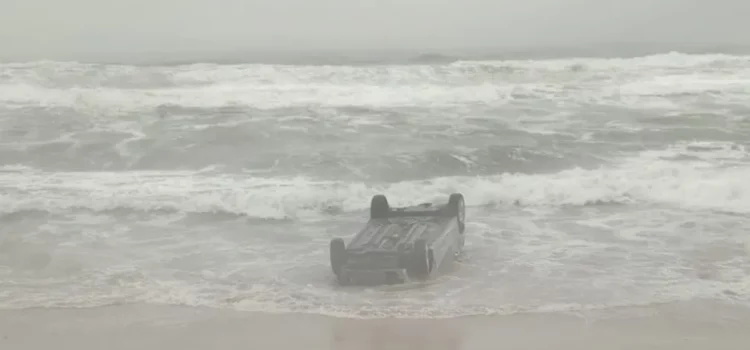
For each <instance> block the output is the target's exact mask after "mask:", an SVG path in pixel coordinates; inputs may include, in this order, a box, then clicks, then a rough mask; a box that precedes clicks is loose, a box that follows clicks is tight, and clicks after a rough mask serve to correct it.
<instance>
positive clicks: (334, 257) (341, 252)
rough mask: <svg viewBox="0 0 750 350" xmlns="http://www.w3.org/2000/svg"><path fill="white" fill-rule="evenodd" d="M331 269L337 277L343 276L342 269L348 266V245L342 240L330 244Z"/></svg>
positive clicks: (338, 239) (335, 239)
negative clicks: (345, 265)
mask: <svg viewBox="0 0 750 350" xmlns="http://www.w3.org/2000/svg"><path fill="white" fill-rule="evenodd" d="M329 250H330V255H331V269H332V270H333V273H334V274H336V276H337V277H339V276H340V275H341V268H342V267H344V264H346V260H347V256H346V244H344V240H343V239H341V238H334V239H332V240H331V244H330V249H329Z"/></svg>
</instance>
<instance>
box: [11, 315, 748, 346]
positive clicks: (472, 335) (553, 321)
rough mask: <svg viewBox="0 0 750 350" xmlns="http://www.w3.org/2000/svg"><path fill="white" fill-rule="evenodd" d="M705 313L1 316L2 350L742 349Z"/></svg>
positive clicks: (736, 324)
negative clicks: (445, 316) (606, 315)
mask: <svg viewBox="0 0 750 350" xmlns="http://www.w3.org/2000/svg"><path fill="white" fill-rule="evenodd" d="M706 307H707V308H711V310H713V311H714V315H717V317H716V319H713V320H705V319H704V320H703V321H700V320H691V319H689V318H685V317H682V316H680V310H684V308H683V307H682V306H678V305H667V306H664V307H659V308H652V309H650V311H651V313H652V315H651V316H640V317H635V318H619V319H608V320H602V319H600V320H592V319H589V318H588V317H584V316H582V315H577V316H576V315H560V314H540V313H537V314H518V315H512V316H472V317H461V318H452V319H433V320H419V319H367V320H366V319H344V318H334V317H328V316H320V315H311V314H263V313H256V312H252V313H250V312H239V311H231V310H217V309H203V308H188V307H168V306H153V305H136V306H112V307H102V308H91V309H33V310H15V311H8V310H5V311H1V312H0V332H2V335H1V336H0V348H2V349H6V350H41V349H56V350H67V349H77V350H85V349H110V350H117V349H143V350H145V349H183V350H191V349H253V350H255V349H258V350H260V349H284V350H287V349H288V350H292V349H295V350H296V349H310V350H314V349H321V350H322V349H337V350H338V349H352V350H365V349H367V350H375V349H412V350H418V349H431V350H459V349H461V350H464V349H465V350H469V349H472V350H473V349H597V350H608V349H613V350H614V349H683V350H689V349H696V350H697V349H701V350H705V349H716V350H719V349H721V350H730V349H737V350H740V349H746V348H747V344H748V342H750V332H748V327H749V326H748V325H750V322H748V319H747V318H746V317H745V316H746V315H739V314H737V313H735V314H732V309H731V308H727V309H726V310H722V309H721V308H714V307H713V306H706ZM641 311H649V310H645V309H644V310H641ZM735 311H736V310H735Z"/></svg>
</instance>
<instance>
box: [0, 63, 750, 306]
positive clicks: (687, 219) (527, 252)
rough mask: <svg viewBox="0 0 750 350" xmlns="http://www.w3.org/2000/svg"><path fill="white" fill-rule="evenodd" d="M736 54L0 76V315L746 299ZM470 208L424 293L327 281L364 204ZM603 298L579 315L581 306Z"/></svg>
mask: <svg viewBox="0 0 750 350" xmlns="http://www.w3.org/2000/svg"><path fill="white" fill-rule="evenodd" d="M749 74H750V59H749V58H748V56H730V55H685V54H679V53H670V54H663V55H654V56H648V57H638V58H627V59H625V58H623V59H594V58H571V59H556V60H513V61H510V60H508V61H481V62H480V61H459V62H454V63H445V64H443V63H439V64H416V65H398V64H389V65H385V64H381V65H360V66H334V65H328V66H311V65H308V66H306V65H296V66H295V65H273V64H267V65H258V64H238V65H217V64H193V65H179V66H126V65H102V64H96V65H94V64H81V63H60V62H36V63H23V64H4V65H0V167H2V168H0V221H2V225H0V232H1V234H0V307H2V308H21V307H39V306H49V307H91V306H97V305H111V304H122V303H144V302H145V303H166V304H179V305H191V306H209V307H216V308H232V309H238V310H253V311H263V312H307V313H319V314H328V315H336V316H344V317H384V316H393V317H432V318H434V317H451V316H456V315H469V314H510V313H518V312H542V313H544V312H573V313H575V312H582V313H587V314H588V313H591V312H598V313H601V314H612V313H617V312H618V311H617V310H621V309H627V308H629V307H637V306H646V307H647V306H648V305H654V304H659V303H671V302H682V301H685V302H691V301H695V300H718V301H721V302H728V303H732V304H733V305H737V306H743V305H745V306H748V305H749V304H748V303H750V290H749V289H748V285H750V284H749V283H750V281H749V280H748V277H747V276H748V274H750V257H749V256H748V249H747V247H748V244H750V240H748V239H747V232H748V230H749V229H750V221H748V220H747V219H746V218H745V216H746V215H745V214H747V213H748V212H750V205H749V204H748V203H750V198H748V196H749V195H750V187H749V186H748V185H747V181H745V179H746V178H747V176H748V175H750V155H749V154H748V149H747V147H749V144H748V141H747V140H750V124H748V123H747V118H746V115H747V113H748V111H749V110H750V105H748V103H747V101H748V97H750V91H748V90H747V86H750V84H749V83H748V82H750V80H749V79H750V75H749ZM453 192H461V193H463V194H464V196H465V198H466V201H467V204H468V205H469V208H468V213H467V218H468V220H469V224H468V230H469V231H468V235H469V236H468V239H467V252H466V254H465V256H463V257H462V258H461V261H460V264H459V266H458V268H457V269H455V270H453V271H447V272H446V274H445V275H442V276H440V277H439V278H437V279H436V280H434V281H430V282H428V283H421V284H410V285H405V286H399V287H383V288H371V289H356V288H341V287H339V286H337V285H336V284H335V282H334V279H333V278H332V275H331V272H330V267H329V266H328V261H327V259H328V256H327V245H328V241H329V239H330V238H332V237H344V238H348V237H350V236H351V235H352V234H353V233H354V232H356V230H357V229H359V228H360V227H361V225H362V223H363V221H364V220H366V218H367V215H366V209H367V207H368V205H369V201H370V198H371V196H372V195H374V194H376V193H384V194H386V195H388V198H389V201H390V202H391V203H392V204H393V205H406V204H416V203H420V202H426V201H444V200H446V199H447V196H448V195H449V194H450V193H453ZM597 310H598V311H597Z"/></svg>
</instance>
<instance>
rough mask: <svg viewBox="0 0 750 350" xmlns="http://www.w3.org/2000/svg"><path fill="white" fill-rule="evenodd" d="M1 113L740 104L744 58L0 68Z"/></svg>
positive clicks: (748, 62) (749, 75) (749, 60)
mask: <svg viewBox="0 0 750 350" xmlns="http://www.w3.org/2000/svg"><path fill="white" fill-rule="evenodd" d="M0 76H2V78H1V79H0V105H4V107H5V108H22V107H28V106H32V105H34V106H39V105H42V106H45V107H72V108H76V109H94V110H96V109H102V108H106V109H113V108H116V109H118V110H120V111H122V110H143V109H154V108H159V107H161V106H169V105H177V106H184V107H188V108H200V107H225V106H251V107H255V108H262V109H268V108H288V107H290V106H301V105H310V106H318V105H324V106H341V107H348V106H360V107H375V106H377V107H404V106H415V105H418V106H434V107H438V106H442V107H449V106H454V105H456V104H459V103H474V104H506V103H509V102H511V101H515V100H519V99H520V100H528V99H540V100H542V99H544V100H549V99H553V100H554V99H561V98H563V99H566V100H568V101H578V102H580V103H587V102H590V101H592V100H596V101H600V102H603V101H605V100H611V101H610V102H611V103H616V102H617V101H621V102H622V101H623V100H625V101H624V102H623V103H625V102H627V103H631V102H637V101H635V100H637V99H643V98H647V97H664V96H683V95H685V94H690V95H692V94H698V93H702V92H709V93H712V94H714V95H716V94H718V95H721V96H715V98H720V97H722V96H723V97H722V98H736V99H737V100H738V101H740V100H741V99H740V97H742V98H744V99H746V97H747V90H746V89H745V88H746V86H747V85H748V84H749V83H748V81H750V56H732V55H726V54H704V55H689V54H680V53H669V54H660V55H652V56H645V57H637V58H566V59H547V60H501V61H455V62H450V63H440V64H412V65H392V66H391V65H389V66H332V65H328V66H311V65H307V66H287V65H263V64H240V65H217V64H191V65H183V66H172V67H137V66H126V65H103V64H83V63H60V62H37V63H25V64H3V65H0Z"/></svg>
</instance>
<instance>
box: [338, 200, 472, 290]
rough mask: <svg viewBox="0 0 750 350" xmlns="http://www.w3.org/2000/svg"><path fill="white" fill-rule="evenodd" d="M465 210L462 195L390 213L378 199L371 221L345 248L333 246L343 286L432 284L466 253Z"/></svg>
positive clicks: (385, 203)
mask: <svg viewBox="0 0 750 350" xmlns="http://www.w3.org/2000/svg"><path fill="white" fill-rule="evenodd" d="M465 211H466V209H465V204H464V197H463V195H462V194H460V193H454V194H451V195H450V196H449V198H448V201H447V203H445V204H440V205H434V204H432V203H423V204H420V205H415V206H409V207H401V208H391V207H390V205H389V204H388V199H387V198H386V197H385V196H384V195H382V194H378V195H375V196H373V197H372V200H371V202H370V220H369V221H368V222H367V224H366V225H365V226H364V228H362V230H360V231H359V232H358V233H357V234H356V235H354V237H353V238H352V239H351V241H350V242H349V244H348V245H347V244H345V243H344V240H343V239H342V238H334V239H332V240H331V242H330V259H331V268H332V270H333V273H334V274H335V275H336V278H337V280H338V282H339V283H340V284H343V285H349V284H383V283H385V284H396V283H404V282H407V281H410V280H424V279H427V278H429V277H430V276H431V275H432V274H433V273H434V272H435V271H437V270H438V269H439V268H440V267H441V265H442V264H443V263H445V262H451V261H452V260H453V259H454V258H455V256H457V255H458V254H459V253H461V251H462V250H463V247H464V242H465V237H464V230H465Z"/></svg>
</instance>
